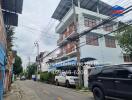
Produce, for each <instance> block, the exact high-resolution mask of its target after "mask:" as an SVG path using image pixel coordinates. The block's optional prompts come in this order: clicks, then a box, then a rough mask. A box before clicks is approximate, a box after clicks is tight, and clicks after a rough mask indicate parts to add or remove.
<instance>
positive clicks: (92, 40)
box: [86, 33, 99, 46]
mask: <svg viewBox="0 0 132 100" xmlns="http://www.w3.org/2000/svg"><path fill="white" fill-rule="evenodd" d="M86 44H87V45H93V46H99V39H98V35H97V34H94V33H90V34H87V35H86Z"/></svg>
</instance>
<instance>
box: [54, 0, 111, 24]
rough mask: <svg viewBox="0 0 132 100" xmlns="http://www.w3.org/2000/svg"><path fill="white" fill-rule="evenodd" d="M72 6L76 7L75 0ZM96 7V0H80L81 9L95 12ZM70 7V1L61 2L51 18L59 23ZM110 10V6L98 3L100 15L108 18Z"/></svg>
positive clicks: (62, 0) (63, 0)
mask: <svg viewBox="0 0 132 100" xmlns="http://www.w3.org/2000/svg"><path fill="white" fill-rule="evenodd" d="M74 4H75V5H76V6H77V0H74ZM96 5H97V0H80V6H81V8H84V9H87V10H91V11H93V12H96V11H97V6H96ZM71 7H72V0H61V1H60V3H59V5H58V6H57V8H56V10H55V12H54V13H53V15H52V18H54V19H56V20H59V21H61V20H62V18H63V17H64V16H65V15H66V13H67V12H68V11H69V10H70V8H71ZM111 8H112V6H110V5H108V4H106V3H104V2H103V1H99V12H100V13H101V14H103V15H108V16H110V15H111V10H112V9H111ZM108 11H109V12H108Z"/></svg>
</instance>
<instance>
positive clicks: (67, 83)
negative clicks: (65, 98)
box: [66, 80, 70, 88]
mask: <svg viewBox="0 0 132 100" xmlns="http://www.w3.org/2000/svg"><path fill="white" fill-rule="evenodd" d="M66 87H67V88H69V87H70V84H69V81H68V80H67V81H66Z"/></svg>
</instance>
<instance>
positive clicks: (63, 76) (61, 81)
mask: <svg viewBox="0 0 132 100" xmlns="http://www.w3.org/2000/svg"><path fill="white" fill-rule="evenodd" d="M65 80H66V73H65V72H62V73H61V74H60V75H59V80H58V81H59V82H60V83H63V84H64V83H65Z"/></svg>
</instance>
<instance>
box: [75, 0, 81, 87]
mask: <svg viewBox="0 0 132 100" xmlns="http://www.w3.org/2000/svg"><path fill="white" fill-rule="evenodd" d="M72 7H73V15H74V29H75V34H76V36H79V33H78V31H77V16H76V8H75V4H74V0H72ZM78 7H80V0H78ZM75 45H76V51H77V70H78V78H79V84H78V85H79V87H81V86H82V83H83V80H82V73H81V72H82V71H81V66H80V47H79V45H80V39H79V37H77V39H76V41H75Z"/></svg>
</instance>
